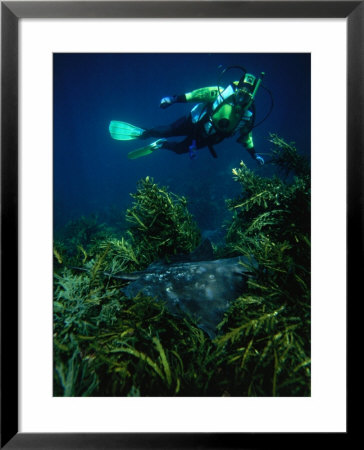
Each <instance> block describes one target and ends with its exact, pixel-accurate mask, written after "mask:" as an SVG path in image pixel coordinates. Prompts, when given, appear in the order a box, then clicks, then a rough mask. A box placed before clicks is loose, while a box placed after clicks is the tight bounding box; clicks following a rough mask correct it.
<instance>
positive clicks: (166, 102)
mask: <svg viewBox="0 0 364 450" xmlns="http://www.w3.org/2000/svg"><path fill="white" fill-rule="evenodd" d="M176 102H177V96H176V95H172V97H163V98H162V100H161V102H160V105H159V106H160V108H162V109H166V108H168V107H169V106H171V105H173V103H176Z"/></svg>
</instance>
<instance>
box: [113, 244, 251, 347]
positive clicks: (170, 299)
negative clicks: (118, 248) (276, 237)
mask: <svg viewBox="0 0 364 450" xmlns="http://www.w3.org/2000/svg"><path fill="white" fill-rule="evenodd" d="M206 256H207V257H211V256H212V247H211V244H210V242H208V241H205V242H204V243H203V244H202V245H201V246H200V248H198V250H197V251H195V252H194V253H192V254H191V255H189V256H185V257H183V258H179V260H178V261H174V262H172V263H165V262H156V263H152V264H151V265H149V266H148V267H147V269H145V270H143V271H138V272H133V273H130V274H127V273H119V274H109V273H105V275H106V276H111V277H113V278H119V279H123V280H128V281H130V283H129V284H128V285H127V286H126V287H124V288H122V289H121V290H122V292H123V293H124V294H125V295H126V296H127V297H128V298H134V297H135V296H137V295H138V294H139V293H141V294H144V295H146V296H149V297H153V298H155V299H157V300H160V301H164V302H165V304H166V306H167V309H168V310H169V311H170V312H171V313H172V314H175V315H178V316H181V315H187V316H189V317H193V318H195V319H196V320H197V324H198V326H199V327H200V328H201V329H202V330H204V331H205V332H206V333H207V334H208V335H209V336H210V338H211V339H213V338H214V337H215V336H216V326H217V325H218V324H219V323H220V322H221V320H222V319H223V316H224V313H225V312H226V311H227V310H228V308H229V307H230V305H231V303H232V302H233V301H234V300H235V299H236V298H237V297H239V296H240V295H241V294H243V293H244V290H245V289H246V285H247V279H248V277H249V276H251V275H252V269H253V267H256V262H255V261H254V260H253V258H249V257H245V256H238V257H234V258H225V259H215V260H214V259H212V260H211V259H206ZM201 257H203V258H204V259H203V260H199V258H201Z"/></svg>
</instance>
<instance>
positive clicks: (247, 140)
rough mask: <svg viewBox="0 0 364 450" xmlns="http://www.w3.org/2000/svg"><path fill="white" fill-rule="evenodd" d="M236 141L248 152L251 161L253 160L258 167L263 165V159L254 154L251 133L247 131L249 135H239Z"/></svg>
mask: <svg viewBox="0 0 364 450" xmlns="http://www.w3.org/2000/svg"><path fill="white" fill-rule="evenodd" d="M237 141H238V142H240V143H241V144H243V146H244V147H245V148H246V150H247V151H248V153H249V155H250V156H251V157H252V158H253V159H255V161H256V162H257V163H258V164H259V165H261V166H262V165H263V164H264V159H263V158H262V157H261V156H260V155H258V154H257V153H256V152H255V148H254V142H253V135H252V132H251V131H249V133H247V134H242V135H240V137H239V138H238V140H237Z"/></svg>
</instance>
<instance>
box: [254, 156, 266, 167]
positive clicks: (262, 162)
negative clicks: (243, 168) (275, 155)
mask: <svg viewBox="0 0 364 450" xmlns="http://www.w3.org/2000/svg"><path fill="white" fill-rule="evenodd" d="M255 161H256V162H257V163H258V164H259V165H260V166H262V165H263V164H264V159H263V158H262V157H261V156H259V155H255Z"/></svg>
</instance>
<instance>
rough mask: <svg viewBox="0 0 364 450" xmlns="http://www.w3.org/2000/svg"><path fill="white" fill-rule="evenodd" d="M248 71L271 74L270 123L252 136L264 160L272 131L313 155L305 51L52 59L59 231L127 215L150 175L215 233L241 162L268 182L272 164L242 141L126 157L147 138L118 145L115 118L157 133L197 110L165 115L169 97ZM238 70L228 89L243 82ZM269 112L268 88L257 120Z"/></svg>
mask: <svg viewBox="0 0 364 450" xmlns="http://www.w3.org/2000/svg"><path fill="white" fill-rule="evenodd" d="M230 65H242V66H244V67H245V68H246V69H247V71H248V72H250V73H253V74H255V75H259V74H260V73H261V72H265V74H266V75H265V78H264V81H263V84H264V85H265V86H266V87H267V88H269V90H270V91H271V92H272V95H273V98H274V109H273V111H272V113H271V115H270V116H269V118H268V119H267V120H266V121H265V122H264V123H263V124H262V125H260V126H259V127H257V128H255V129H254V130H253V137H254V144H255V148H256V151H257V153H262V154H264V158H265V159H266V160H268V159H269V156H268V154H269V152H270V150H271V144H270V143H269V142H268V137H269V133H270V132H271V133H276V134H278V135H279V136H281V137H283V138H284V139H285V140H286V141H288V142H291V141H294V142H295V143H296V146H297V149H298V150H299V152H300V153H301V154H304V155H306V156H307V157H309V156H310V138H311V137H310V134H311V129H310V121H311V115H310V108H311V103H310V101H311V100H310V96H311V86H310V82H311V67H310V55H309V54H306V53H300V54H290V53H285V54H279V53H274V54H264V53H259V54H254V53H249V54H217V53H216V54H179V53H176V54H153V53H148V54H95V53H90V54H55V55H54V226H55V229H57V228H58V227H61V226H63V225H64V224H65V223H67V222H68V221H69V220H71V219H76V218H78V217H80V216H81V215H89V214H94V213H96V214H100V215H101V216H104V217H107V211H109V210H110V209H114V210H117V211H119V210H120V211H123V210H125V208H127V207H128V206H130V202H131V198H130V195H129V194H130V193H132V192H135V189H136V183H137V180H139V179H140V178H142V177H146V176H147V175H149V176H151V177H153V178H154V180H155V181H156V182H158V183H159V184H161V185H163V186H169V188H170V189H171V190H172V191H173V192H175V193H177V194H180V195H184V196H186V197H187V198H188V200H189V209H190V211H191V212H192V213H193V214H194V215H195V218H196V220H197V222H198V224H199V225H200V227H201V228H202V229H203V230H215V229H217V228H219V227H220V226H221V224H222V222H223V221H224V220H225V219H226V211H225V208H224V202H225V199H226V198H231V197H233V196H235V195H236V194H237V193H239V186H238V185H237V183H235V182H234V181H233V180H232V176H231V169H232V168H234V167H238V166H239V163H240V161H241V160H244V162H245V163H246V164H247V166H248V167H249V168H251V169H253V170H255V171H257V172H258V173H259V174H261V175H262V176H267V175H271V174H272V167H271V166H269V165H265V166H263V167H258V166H257V165H256V163H255V161H253V160H252V159H251V157H250V156H249V154H248V153H247V152H246V150H245V149H244V148H243V147H242V146H241V145H240V144H238V143H237V142H236V137H232V138H229V139H226V140H225V141H223V142H222V143H220V144H219V145H216V146H215V150H216V152H217V154H218V159H214V158H212V157H211V155H210V153H209V151H208V149H207V148H206V149H203V150H200V151H198V157H197V158H195V159H193V160H191V159H190V158H189V155H188V154H185V155H176V154H174V153H173V152H170V151H167V150H161V151H158V152H155V153H154V154H152V155H149V156H146V157H143V158H140V159H137V160H129V159H128V158H127V156H126V155H127V153H128V152H129V151H131V150H133V149H136V148H138V147H140V146H141V145H140V144H141V143H142V144H144V142H145V141H139V142H138V141H124V142H122V141H115V140H113V139H111V137H110V135H109V131H108V126H109V122H110V120H121V121H125V122H129V123H132V124H134V125H137V126H140V127H142V128H150V127H152V126H157V125H164V124H168V123H170V122H172V121H174V120H176V119H177V118H179V117H181V116H183V115H185V114H187V113H188V111H189V110H190V109H191V108H192V106H193V105H191V104H175V105H173V106H171V107H170V108H168V109H166V110H162V109H160V108H159V102H160V99H161V98H162V97H165V96H168V95H173V94H182V93H186V92H189V91H191V90H193V89H196V88H200V87H205V86H213V85H216V84H217V81H218V79H219V76H220V72H221V70H222V69H221V68H225V67H228V66H230ZM239 75H240V72H239V71H236V70H235V71H234V70H231V71H229V72H227V73H226V74H225V75H224V76H223V77H222V84H223V85H227V84H228V83H229V82H230V81H233V80H234V79H238V78H239ZM269 107H270V97H269V95H268V94H267V92H266V91H265V90H264V89H260V90H259V92H258V94H257V97H256V111H257V114H256V117H257V119H256V121H257V122H259V121H260V119H262V118H263V117H264V116H265V115H266V113H267V112H268V110H269Z"/></svg>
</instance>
